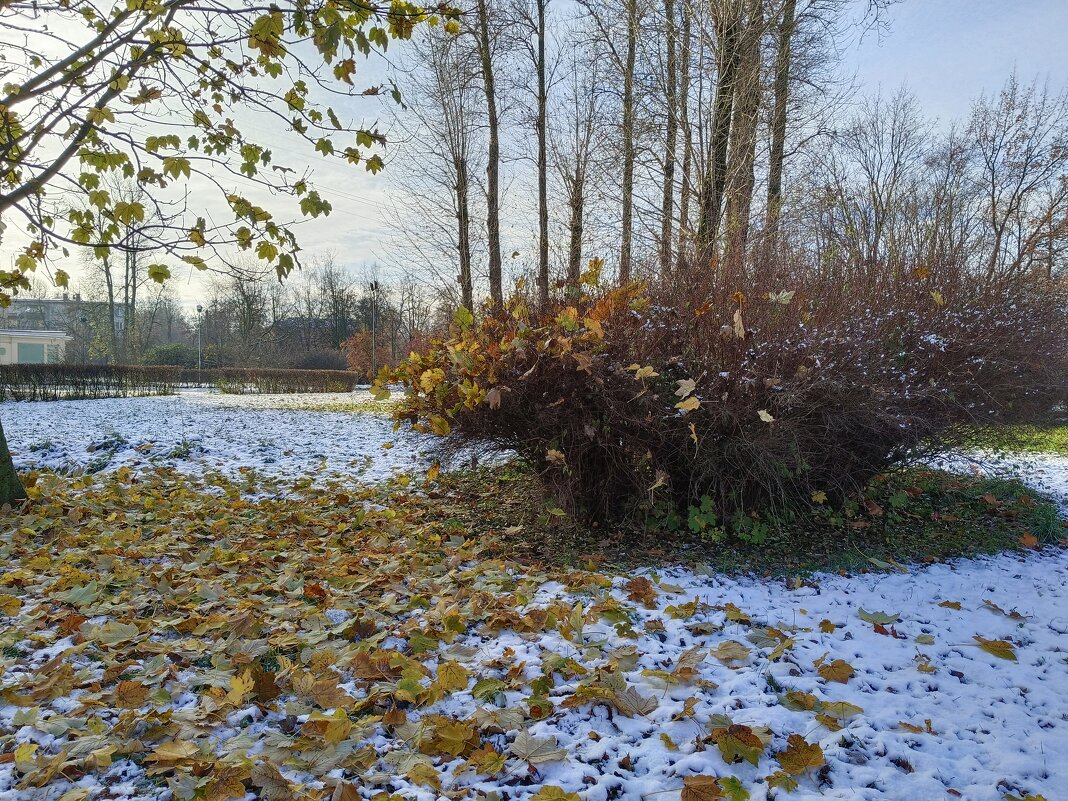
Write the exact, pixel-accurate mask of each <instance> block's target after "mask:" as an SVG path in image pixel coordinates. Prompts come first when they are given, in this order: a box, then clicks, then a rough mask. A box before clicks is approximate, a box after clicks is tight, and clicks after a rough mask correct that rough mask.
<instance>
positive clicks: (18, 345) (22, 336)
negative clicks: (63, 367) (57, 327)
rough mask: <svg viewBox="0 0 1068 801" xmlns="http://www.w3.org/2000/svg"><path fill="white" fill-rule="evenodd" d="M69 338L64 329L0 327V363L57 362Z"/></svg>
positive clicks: (61, 356)
mask: <svg viewBox="0 0 1068 801" xmlns="http://www.w3.org/2000/svg"><path fill="white" fill-rule="evenodd" d="M70 338H71V337H70V336H68V335H67V334H66V332H64V331H24V330H19V329H11V328H8V329H4V328H0V364H58V363H59V362H61V361H63V351H64V348H65V347H66V344H67V342H68V341H69V340H70Z"/></svg>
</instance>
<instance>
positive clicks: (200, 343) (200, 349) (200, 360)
mask: <svg viewBox="0 0 1068 801" xmlns="http://www.w3.org/2000/svg"><path fill="white" fill-rule="evenodd" d="M203 369H204V307H203V306H201V305H200V304H199V303H198V304H197V382H198V383H199V382H200V374H201V372H202V371H203Z"/></svg>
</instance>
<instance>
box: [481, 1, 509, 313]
mask: <svg viewBox="0 0 1068 801" xmlns="http://www.w3.org/2000/svg"><path fill="white" fill-rule="evenodd" d="M478 50H479V56H480V57H481V59H482V87H483V89H484V90H485V92H486V115H487V117H488V121H489V143H488V154H487V155H488V160H487V162H486V240H487V241H486V244H487V246H488V247H489V284H490V299H491V300H492V301H493V303H494V304H496V305H498V306H501V305H503V304H504V286H503V281H502V278H501V211H500V209H501V194H500V160H501V154H500V138H499V134H500V132H499V130H498V129H499V127H500V120H499V119H498V117H497V91H496V88H495V86H496V85H495V80H494V74H493V53H492V51H491V50H490V35H489V8H488V6H487V3H486V0H478Z"/></svg>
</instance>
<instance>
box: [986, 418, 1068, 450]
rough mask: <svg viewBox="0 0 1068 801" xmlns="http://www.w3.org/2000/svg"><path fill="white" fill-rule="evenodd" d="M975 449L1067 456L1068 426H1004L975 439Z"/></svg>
mask: <svg viewBox="0 0 1068 801" xmlns="http://www.w3.org/2000/svg"><path fill="white" fill-rule="evenodd" d="M975 445H976V447H979V448H989V449H992V450H1001V451H1007V452H1012V453H1057V454H1060V455H1062V456H1068V425H1065V426H1006V427H1004V428H1000V429H996V430H994V431H989V432H987V433H985V434H984V435H982V436H981V437H979V438H977V439H976V441H975Z"/></svg>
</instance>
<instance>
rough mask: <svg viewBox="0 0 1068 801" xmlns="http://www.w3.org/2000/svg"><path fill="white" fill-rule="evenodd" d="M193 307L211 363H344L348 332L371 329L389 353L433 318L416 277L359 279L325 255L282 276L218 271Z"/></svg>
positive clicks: (397, 352) (399, 350)
mask: <svg viewBox="0 0 1068 801" xmlns="http://www.w3.org/2000/svg"><path fill="white" fill-rule="evenodd" d="M372 282H373V284H374V286H375V287H376V289H375V290H374V291H372V289H371V286H372ZM201 308H202V312H201V313H200V315H199V316H200V319H198V320H194V321H193V325H194V331H196V326H202V328H201V330H200V331H199V333H200V335H201V338H202V343H203V349H204V354H205V355H204V358H205V363H206V364H210V365H211V366H242V367H244V366H274V367H294V368H312V369H345V368H346V359H345V356H344V355H343V353H342V351H341V348H342V345H343V343H345V342H346V341H347V340H349V339H350V338H351V337H352V336H353V335H354V334H358V333H363V332H368V333H369V332H370V331H371V330H372V329H374V331H375V344H376V351H381V352H384V353H386V354H388V355H389V356H390V357H391V358H392V359H396V358H398V357H401V356H405V355H407V350H406V348H407V347H408V345H409V343H410V342H411V341H412V340H413V339H417V338H419V337H420V336H422V335H424V334H425V333H426V332H427V331H428V330H429V329H430V328H431V326H433V325H434V324H436V323H437V320H435V319H434V314H435V309H436V305H435V303H434V302H433V299H432V298H431V297H430V296H429V295H428V294H427V292H426V291H425V290H424V288H423V287H422V285H421V284H420V283H418V282H416V281H414V280H410V279H409V280H402V279H398V280H396V281H392V282H385V281H379V280H377V279H376V278H374V277H371V278H359V277H357V276H356V275H355V274H354V273H353V272H351V271H350V270H348V269H347V268H345V267H343V266H341V265H339V264H338V263H337V262H336V261H334V259H333V258H330V257H325V258H321V259H319V260H317V261H315V263H314V264H312V265H310V266H309V267H308V268H306V269H305V270H302V271H301V272H300V273H299V274H297V275H294V276H292V277H291V278H290V279H289V280H288V281H286V282H284V283H280V282H278V280H277V279H276V278H275V277H274V275H273V274H248V273H246V274H241V275H238V274H234V275H227V276H225V277H220V278H218V279H216V280H214V281H213V282H212V283H211V284H210V286H209V294H208V298H207V301H206V303H204V304H202V307H201ZM368 347H370V339H369V338H368Z"/></svg>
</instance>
